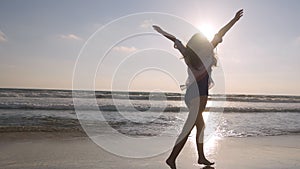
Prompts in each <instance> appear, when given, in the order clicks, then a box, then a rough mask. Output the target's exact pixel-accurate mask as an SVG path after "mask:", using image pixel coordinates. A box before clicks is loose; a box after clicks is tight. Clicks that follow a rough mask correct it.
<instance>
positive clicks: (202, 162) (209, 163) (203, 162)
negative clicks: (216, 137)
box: [198, 159, 215, 166]
mask: <svg viewBox="0 0 300 169" xmlns="http://www.w3.org/2000/svg"><path fill="white" fill-rule="evenodd" d="M198 164H204V165H208V166H210V165H214V164H215V163H214V162H210V161H208V160H207V159H199V160H198Z"/></svg>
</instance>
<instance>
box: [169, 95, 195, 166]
mask: <svg viewBox="0 0 300 169" xmlns="http://www.w3.org/2000/svg"><path fill="white" fill-rule="evenodd" d="M189 105H191V106H188V107H189V111H190V112H189V115H188V118H187V120H186V122H185V124H184V126H183V129H182V131H181V133H180V135H179V136H178V138H177V140H176V144H175V145H174V147H173V150H172V152H171V154H170V156H169V158H168V159H167V160H166V163H167V164H168V165H169V167H170V168H171V169H176V164H175V161H176V158H177V156H178V155H179V153H180V151H181V150H182V148H183V146H184V144H185V143H186V141H187V139H188V137H189V134H190V132H191V130H192V129H193V127H194V126H195V121H196V118H197V116H198V110H199V98H195V99H192V100H191V101H190V104H189ZM194 105H195V106H194Z"/></svg>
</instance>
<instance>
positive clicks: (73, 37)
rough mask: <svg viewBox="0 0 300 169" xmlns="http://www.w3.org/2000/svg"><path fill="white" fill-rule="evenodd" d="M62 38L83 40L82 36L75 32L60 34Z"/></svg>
mask: <svg viewBox="0 0 300 169" xmlns="http://www.w3.org/2000/svg"><path fill="white" fill-rule="evenodd" d="M59 37H60V38H61V39H68V40H82V38H81V37H79V36H77V35H75V34H67V35H60V36H59Z"/></svg>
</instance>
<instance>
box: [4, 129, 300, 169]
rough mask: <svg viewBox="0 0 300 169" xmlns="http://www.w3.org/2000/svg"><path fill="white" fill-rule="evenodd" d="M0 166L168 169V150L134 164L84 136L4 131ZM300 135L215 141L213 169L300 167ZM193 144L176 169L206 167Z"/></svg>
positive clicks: (210, 152) (210, 150)
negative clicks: (166, 162) (197, 162)
mask: <svg viewBox="0 0 300 169" xmlns="http://www.w3.org/2000/svg"><path fill="white" fill-rule="evenodd" d="M0 138H1V139H0V148H1V152H0V154H1V156H0V158H1V160H0V161H1V162H0V165H1V166H2V167H3V168H5V169H21V168H28V169H33V168H40V169H44V168H45V169H46V168H64V169H69V168H70V169H71V168H72V169H73V168H77V169H93V168H95V169H96V168H97V169H99V168H101V169H111V168H120V169H121V168H122V169H124V168H131V169H140V168H144V169H156V168H161V169H164V168H165V169H168V167H167V166H166V165H165V162H164V161H165V159H166V158H167V156H168V154H169V153H170V150H169V151H168V152H166V153H163V154H161V155H158V156H155V157H151V158H145V159H133V158H124V157H120V156H117V155H114V154H111V153H109V152H107V151H105V150H103V149H102V148H100V147H99V146H98V145H96V144H95V143H94V142H93V141H91V139H90V138H89V137H87V135H86V134H85V133H83V132H0ZM299 140H300V135H289V136H266V137H247V138H230V137H225V138H212V140H209V142H207V143H205V151H206V155H207V157H208V159H210V160H211V161H214V162H216V164H215V165H214V166H213V167H214V168H215V169H226V168H228V169H229V168H245V169H250V168H251V169H253V168H255V169H256V168H261V169H271V168H272V169H273V168H282V169H284V168H286V169H298V168H299V167H300V159H299V157H300V143H299ZM196 161H197V153H196V149H195V144H194V139H192V138H189V139H188V142H187V144H186V145H185V147H184V149H183V151H182V153H181V154H180V155H179V157H178V160H177V168H178V169H180V168H182V169H183V168H189V169H190V168H192V169H193V168H195V169H196V168H198V169H199V167H203V166H200V165H197V164H196Z"/></svg>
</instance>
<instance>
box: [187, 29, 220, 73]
mask: <svg viewBox="0 0 300 169" xmlns="http://www.w3.org/2000/svg"><path fill="white" fill-rule="evenodd" d="M186 47H187V50H186V54H185V56H184V58H185V59H186V60H187V61H188V62H189V63H190V64H191V65H192V66H193V67H194V68H198V67H199V66H201V64H203V65H204V66H205V68H206V69H208V68H210V67H212V66H216V65H217V58H216V54H215V53H214V47H213V46H212V44H211V43H210V42H209V41H208V40H207V38H206V37H205V36H204V35H203V34H202V33H196V34H194V35H193V36H192V37H191V39H190V40H189V41H188V43H187V45H186Z"/></svg>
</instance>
